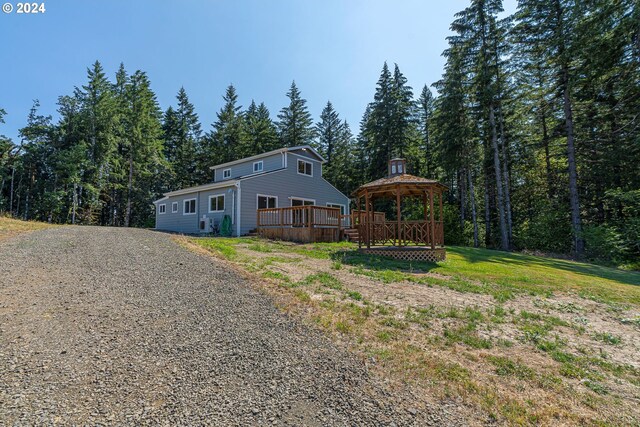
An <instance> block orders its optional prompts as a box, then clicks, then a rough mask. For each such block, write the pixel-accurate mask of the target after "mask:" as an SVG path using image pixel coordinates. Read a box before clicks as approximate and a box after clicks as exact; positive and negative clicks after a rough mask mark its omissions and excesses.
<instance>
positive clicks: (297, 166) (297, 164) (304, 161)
mask: <svg viewBox="0 0 640 427" xmlns="http://www.w3.org/2000/svg"><path fill="white" fill-rule="evenodd" d="M300 163H309V164H310V165H311V175H307V174H306V173H300ZM296 172H297V173H298V175H303V176H308V177H311V178H313V163H311V161H307V160H302V159H298V161H297V162H296Z"/></svg>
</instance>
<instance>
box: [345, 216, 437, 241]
mask: <svg viewBox="0 0 640 427" xmlns="http://www.w3.org/2000/svg"><path fill="white" fill-rule="evenodd" d="M367 225H369V226H367ZM357 228H358V233H359V234H360V236H361V242H362V243H363V244H365V245H366V244H369V245H370V246H377V245H394V246H408V245H425V246H443V245H444V225H443V223H442V221H435V224H434V227H433V230H432V229H431V223H430V222H429V221H400V223H398V222H397V221H382V222H375V221H374V222H373V223H371V224H367V223H366V221H363V222H362V223H360V224H358V225H357Z"/></svg>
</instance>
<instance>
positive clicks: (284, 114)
mask: <svg viewBox="0 0 640 427" xmlns="http://www.w3.org/2000/svg"><path fill="white" fill-rule="evenodd" d="M287 97H288V98H289V105H288V106H286V107H284V108H283V109H282V110H280V114H278V132H279V134H280V141H281V143H282V146H283V147H297V146H301V145H312V144H313V140H314V138H315V129H314V127H313V120H312V119H311V113H309V111H308V109H307V105H306V104H307V100H306V99H304V98H302V96H301V94H300V91H299V90H298V87H297V86H296V82H295V81H294V82H292V83H291V87H290V88H289V91H288V92H287Z"/></svg>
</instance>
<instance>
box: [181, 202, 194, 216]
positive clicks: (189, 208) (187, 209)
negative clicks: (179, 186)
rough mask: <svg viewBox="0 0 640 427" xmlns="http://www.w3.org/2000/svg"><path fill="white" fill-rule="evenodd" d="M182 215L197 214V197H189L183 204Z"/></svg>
mask: <svg viewBox="0 0 640 427" xmlns="http://www.w3.org/2000/svg"><path fill="white" fill-rule="evenodd" d="M182 208H183V209H182V215H195V214H196V199H187V200H185V201H184V202H183V205H182Z"/></svg>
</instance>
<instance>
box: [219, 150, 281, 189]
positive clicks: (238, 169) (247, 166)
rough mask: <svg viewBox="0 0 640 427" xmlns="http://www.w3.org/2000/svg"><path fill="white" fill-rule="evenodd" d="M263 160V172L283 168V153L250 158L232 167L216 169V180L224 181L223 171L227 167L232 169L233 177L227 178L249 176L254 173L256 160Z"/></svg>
mask: <svg viewBox="0 0 640 427" xmlns="http://www.w3.org/2000/svg"><path fill="white" fill-rule="evenodd" d="M259 161H262V162H263V164H262V168H263V172H268V171H272V170H276V169H280V168H282V154H281V153H278V154H274V155H271V156H267V157H263V158H261V159H256V160H249V161H246V162H242V163H238V164H237V165H233V166H230V167H222V168H216V169H215V178H214V179H215V182H220V181H223V179H222V171H223V170H225V169H231V177H230V178H227V179H233V178H238V177H241V176H247V175H252V174H253V164H254V163H255V162H259Z"/></svg>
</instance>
